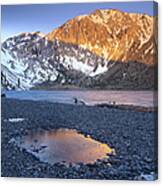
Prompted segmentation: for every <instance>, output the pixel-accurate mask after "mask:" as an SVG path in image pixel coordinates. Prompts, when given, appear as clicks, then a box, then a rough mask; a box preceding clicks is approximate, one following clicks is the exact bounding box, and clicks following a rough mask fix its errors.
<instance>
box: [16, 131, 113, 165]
mask: <svg viewBox="0 0 163 186" xmlns="http://www.w3.org/2000/svg"><path fill="white" fill-rule="evenodd" d="M17 144H18V146H19V147H21V148H23V149H26V150H27V151H28V152H29V153H32V154H33V155H34V156H36V157H37V158H38V159H39V160H40V161H42V162H47V163H49V164H54V163H57V162H66V163H94V162H95V161H96V160H97V159H103V158H105V157H107V156H108V154H109V153H112V152H113V149H111V148H110V147H109V146H108V145H107V144H103V143H100V142H98V141H96V140H94V139H92V138H90V137H85V136H84V135H82V134H80V133H78V132H77V131H76V130H69V129H58V130H53V131H38V132H35V133H31V134H29V135H27V136H24V137H22V138H20V139H19V140H17Z"/></svg>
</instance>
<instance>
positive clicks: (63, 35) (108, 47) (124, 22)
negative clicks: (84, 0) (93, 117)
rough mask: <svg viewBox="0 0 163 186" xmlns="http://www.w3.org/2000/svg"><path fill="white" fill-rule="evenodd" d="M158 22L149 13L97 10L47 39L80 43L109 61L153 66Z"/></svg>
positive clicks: (75, 20)
mask: <svg viewBox="0 0 163 186" xmlns="http://www.w3.org/2000/svg"><path fill="white" fill-rule="evenodd" d="M156 22H157V21H156V18H154V17H151V16H148V15H146V14H133V13H125V12H121V11H118V10H96V11H95V12H93V13H91V14H90V15H82V16H77V17H75V18H74V19H71V20H69V21H67V22H66V23H65V24H64V25H62V26H61V27H59V28H58V29H55V30H54V31H52V32H51V33H49V34H48V35H47V38H48V39H49V40H54V39H55V38H57V39H58V40H61V41H63V42H66V43H72V44H77V45H80V46H82V47H84V48H86V49H89V50H90V51H92V52H94V53H96V54H97V55H99V56H102V57H104V58H105V59H108V60H114V61H123V62H128V61H137V62H142V63H145V64H149V65H153V64H155V63H156V55H157V41H156V35H157V26H156V25H157V24H156ZM155 26H156V27H155ZM154 27H155V28H154ZM154 30H155V31H154Z"/></svg>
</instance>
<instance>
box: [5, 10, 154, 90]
mask: <svg viewBox="0 0 163 186" xmlns="http://www.w3.org/2000/svg"><path fill="white" fill-rule="evenodd" d="M155 19H156V18H153V17H150V16H148V15H141V14H129V13H124V12H120V11H117V10H97V11H95V12H93V13H91V14H90V15H82V16H78V17H75V18H74V19H72V20H69V21H68V22H66V23H65V24H64V25H62V26H61V27H59V28H57V29H55V30H54V31H52V32H50V33H49V34H47V35H45V34H43V33H41V32H32V33H29V32H26V33H21V34H18V35H16V36H13V37H11V38H8V39H7V40H6V41H5V42H3V43H2V46H1V61H2V62H1V82H2V87H3V88H5V89H30V88H41V89H42V88H46V89H49V88H52V89H53V88H58V87H59V88H65V87H66V88H71V87H73V88H74V87H78V88H79V87H80V88H100V89H153V88H154V87H155V86H156V84H157V83H156V81H155V79H156V74H155V72H156V70H157V61H156V59H157V58H156V57H157V40H156V38H157V37H156V36H157V33H156V32H154V31H153V30H154V29H153V24H154V23H155Z"/></svg>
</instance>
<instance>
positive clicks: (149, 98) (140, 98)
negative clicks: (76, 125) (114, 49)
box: [6, 90, 157, 107]
mask: <svg viewBox="0 0 163 186" xmlns="http://www.w3.org/2000/svg"><path fill="white" fill-rule="evenodd" d="M6 95H7V97H8V98H15V99H22V100H34V101H49V102H58V103H69V104H73V103H74V98H77V99H78V100H82V101H84V102H85V103H86V104H88V105H94V104H101V103H110V102H113V101H114V102H116V104H125V105H136V106H144V107H153V106H157V100H156V96H157V92H154V91H110V90H104V91H103V90H84V91H80V90H75V91H73V90H66V91H63V90H55V91H43V90H41V91H40V90H31V91H7V92H6Z"/></svg>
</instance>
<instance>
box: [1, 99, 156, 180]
mask: <svg viewBox="0 0 163 186" xmlns="http://www.w3.org/2000/svg"><path fill="white" fill-rule="evenodd" d="M9 118H24V119H25V120H22V121H18V122H11V121H10V120H9ZM156 120H157V113H156V112H140V111H134V110H130V109H129V110H123V109H117V108H107V107H97V106H85V105H81V106H79V105H78V106H77V105H68V104H61V103H48V102H36V101H20V100H14V99H7V98H2V124H1V138H2V145H1V148H2V149H1V152H2V153H1V156H2V158H1V166H2V168H1V175H2V176H3V177H42V178H45V177H48V178H72V179H73V178H74V179H82V178H84V179H114V180H115V179H127V180H154V179H157V136H156V134H157V132H156V131H157V121H156ZM58 128H69V129H76V130H77V131H78V132H80V133H82V134H84V135H90V136H91V137H92V138H93V139H96V140H98V141H101V142H102V143H106V144H108V145H109V147H111V148H114V149H115V151H116V155H112V156H110V158H109V159H104V160H102V161H97V162H96V163H95V164H86V165H84V164H77V165H74V164H70V165H69V166H68V165H66V164H64V163H57V164H55V165H53V166H52V165H49V164H47V163H43V162H40V161H39V160H38V159H37V158H36V157H34V156H33V155H32V154H29V153H28V152H26V150H21V149H20V148H19V147H17V146H16V145H14V144H13V143H11V142H10V141H11V139H13V138H15V137H17V136H22V135H25V134H27V133H28V132H29V131H36V130H51V129H58Z"/></svg>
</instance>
